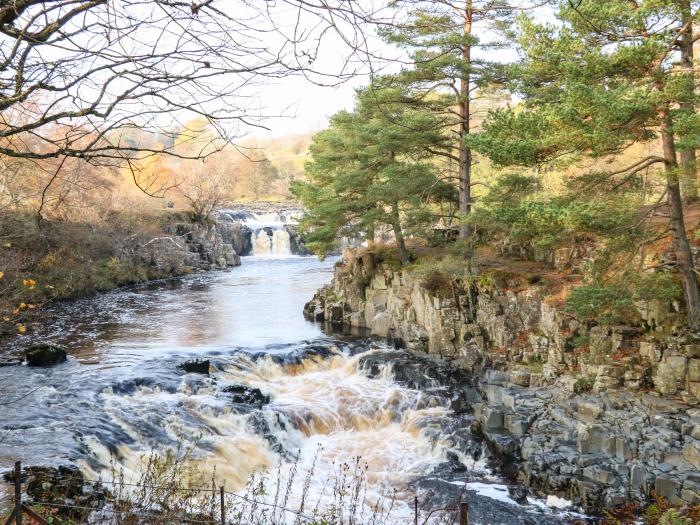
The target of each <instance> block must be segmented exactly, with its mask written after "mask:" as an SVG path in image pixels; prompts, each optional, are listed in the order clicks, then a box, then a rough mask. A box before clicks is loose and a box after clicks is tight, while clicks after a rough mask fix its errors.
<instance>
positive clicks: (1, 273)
mask: <svg viewBox="0 0 700 525" xmlns="http://www.w3.org/2000/svg"><path fill="white" fill-rule="evenodd" d="M3 277H5V272H0V280H2V279H3Z"/></svg>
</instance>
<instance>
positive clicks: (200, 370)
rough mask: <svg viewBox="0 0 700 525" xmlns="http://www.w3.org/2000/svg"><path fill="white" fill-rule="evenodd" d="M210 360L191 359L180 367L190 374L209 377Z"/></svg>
mask: <svg viewBox="0 0 700 525" xmlns="http://www.w3.org/2000/svg"><path fill="white" fill-rule="evenodd" d="M209 366H210V363H209V359H191V360H190V361H185V362H184V363H182V364H181V365H180V368H181V369H182V370H184V371H185V372H187V373H188V374H206V375H209Z"/></svg>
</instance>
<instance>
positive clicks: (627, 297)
mask: <svg viewBox="0 0 700 525" xmlns="http://www.w3.org/2000/svg"><path fill="white" fill-rule="evenodd" d="M566 310H567V311H568V312H570V313H572V314H574V315H575V316H576V317H578V318H579V319H581V320H596V321H598V322H600V323H603V324H616V323H623V322H625V321H629V320H630V319H636V318H638V317H639V313H638V312H637V309H636V308H635V306H634V301H633V298H632V294H631V293H630V291H629V290H628V289H626V288H624V287H622V286H619V285H610V286H605V285H592V286H579V287H577V288H574V289H572V290H571V292H570V293H569V296H568V297H567V298H566Z"/></svg>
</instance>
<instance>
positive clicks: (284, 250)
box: [272, 228, 292, 256]
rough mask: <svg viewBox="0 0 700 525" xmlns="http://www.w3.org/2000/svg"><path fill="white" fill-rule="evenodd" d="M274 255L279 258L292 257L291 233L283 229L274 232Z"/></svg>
mask: <svg viewBox="0 0 700 525" xmlns="http://www.w3.org/2000/svg"><path fill="white" fill-rule="evenodd" d="M272 253H273V254H274V255H278V256H285V255H291V254H292V250H291V248H290V246H289V232H288V231H287V230H286V229H284V228H282V229H281V230H275V231H273V232H272Z"/></svg>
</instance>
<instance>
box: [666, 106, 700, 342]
mask: <svg viewBox="0 0 700 525" xmlns="http://www.w3.org/2000/svg"><path fill="white" fill-rule="evenodd" d="M659 116H660V117H661V140H662V142H663V147H664V160H665V166H666V188H667V190H668V206H669V209H670V212H671V231H672V232H673V247H674V250H675V252H676V261H677V263H678V269H679V271H680V274H681V278H682V280H683V291H684V292H685V301H686V305H687V308H688V324H689V325H690V328H691V329H693V330H697V329H698V328H700V290H699V289H698V281H697V278H696V277H695V269H694V265H693V253H692V252H691V250H690V243H689V242H688V235H687V234H686V231H685V223H684V221H683V201H682V200H681V188H680V183H679V179H678V171H679V167H678V160H677V156H676V145H675V142H674V139H673V131H672V127H671V113H670V110H669V107H668V104H666V105H664V107H663V108H662V109H661V111H660V112H659Z"/></svg>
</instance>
